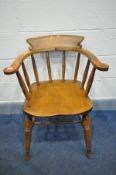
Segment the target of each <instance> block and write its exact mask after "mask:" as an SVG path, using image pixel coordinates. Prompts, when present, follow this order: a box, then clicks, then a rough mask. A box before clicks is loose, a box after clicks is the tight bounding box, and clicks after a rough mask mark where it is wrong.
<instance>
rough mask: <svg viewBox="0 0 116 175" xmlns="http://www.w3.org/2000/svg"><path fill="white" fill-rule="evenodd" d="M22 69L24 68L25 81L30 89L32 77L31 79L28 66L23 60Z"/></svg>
mask: <svg viewBox="0 0 116 175" xmlns="http://www.w3.org/2000/svg"><path fill="white" fill-rule="evenodd" d="M22 69H23V73H24V77H25V81H26V83H27V86H28V88H29V89H30V79H29V75H28V73H27V70H26V67H25V64H24V62H22Z"/></svg>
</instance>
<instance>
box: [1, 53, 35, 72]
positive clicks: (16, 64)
mask: <svg viewBox="0 0 116 175" xmlns="http://www.w3.org/2000/svg"><path fill="white" fill-rule="evenodd" d="M31 52H32V51H30V50H28V51H25V52H23V53H22V54H20V55H19V56H18V57H17V58H16V59H15V60H14V62H13V63H12V64H11V66H9V67H6V68H5V69H4V70H3V71H4V73H5V74H14V73H16V72H17V70H18V68H19V67H20V65H21V64H22V62H23V60H24V59H25V58H26V57H28V56H30V55H31Z"/></svg>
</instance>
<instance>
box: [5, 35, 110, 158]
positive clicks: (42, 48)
mask: <svg viewBox="0 0 116 175" xmlns="http://www.w3.org/2000/svg"><path fill="white" fill-rule="evenodd" d="M83 39H84V37H83V36H73V35H51V36H42V37H34V38H29V39H27V42H28V44H29V45H30V47H29V50H27V51H26V52H24V53H22V54H21V55H19V56H18V57H17V58H16V60H15V61H14V62H13V63H12V65H11V66H9V67H7V68H5V69H4V73H5V74H7V75H10V74H14V73H16V76H17V78H18V81H19V84H20V86H21V88H22V91H23V93H24V95H25V103H24V108H23V110H24V112H25V113H26V114H28V115H27V119H28V120H25V121H24V127H25V150H26V154H25V157H26V160H29V158H30V144H31V131H32V127H33V126H34V125H36V124H45V125H48V124H61V123H70V122H73V123H81V125H82V126H83V128H84V136H85V144H86V155H87V157H88V158H90V154H91V127H90V115H89V112H90V111H91V110H92V107H93V103H92V101H91V100H90V99H89V97H88V94H89V92H90V89H91V86H92V83H93V80H94V75H95V72H96V70H100V71H107V70H108V68H109V66H108V65H107V64H104V63H102V62H101V61H100V60H99V59H98V58H97V57H96V56H95V55H93V54H92V53H91V52H90V51H88V50H86V49H84V48H83V47H82V41H83ZM57 51H58V52H60V53H61V55H62V64H61V67H62V77H61V79H59V80H53V78H52V71H51V60H52V58H50V56H51V54H52V53H54V52H57ZM67 52H73V53H75V59H76V64H75V68H74V78H73V79H71V80H69V79H68V80H67V79H66V76H65V73H66V53H67ZM41 53H42V54H44V55H45V59H46V65H47V66H46V67H47V71H48V78H49V80H48V81H40V77H39V76H40V75H39V72H38V65H37V60H38V59H39V58H38V57H37V56H36V55H37V54H39V55H41ZM81 55H82V56H84V58H85V59H86V65H85V68H84V71H83V75H82V79H81V80H78V74H79V71H80V69H81V66H80V65H81V64H80V62H81ZM72 59H73V58H72ZM26 60H31V63H32V68H33V75H34V77H35V81H34V83H32V82H31V81H30V80H31V77H30V74H29V67H28V66H27V65H26V64H25V62H26ZM90 67H91V68H90ZM21 69H22V71H21ZM41 73H42V72H41ZM96 90H97V89H96ZM72 114H76V115H78V116H79V120H75V121H70V120H69V121H61V122H57V121H56V122H55V121H54V122H53V121H51V122H50V121H49V122H48V121H46V122H45V121H44V122H43V121H38V120H36V119H37V118H38V119H39V118H40V117H42V118H43V117H45V118H46V117H49V119H50V117H53V116H55V115H58V116H59V117H62V116H63V115H65V116H67V115H72Z"/></svg>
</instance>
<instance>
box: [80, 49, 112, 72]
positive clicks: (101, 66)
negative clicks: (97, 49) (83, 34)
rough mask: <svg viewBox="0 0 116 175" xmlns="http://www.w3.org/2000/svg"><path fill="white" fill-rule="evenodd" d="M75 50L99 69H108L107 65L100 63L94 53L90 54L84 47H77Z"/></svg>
mask: <svg viewBox="0 0 116 175" xmlns="http://www.w3.org/2000/svg"><path fill="white" fill-rule="evenodd" d="M77 51H78V52H80V53H81V54H83V55H85V56H86V57H88V59H89V60H90V62H91V63H92V64H93V66H94V67H95V68H96V69H98V70H101V71H107V70H108V69H109V66H108V65H107V64H105V63H102V62H101V61H100V60H99V59H98V58H97V57H96V56H95V55H94V54H92V53H91V52H90V51H88V50H86V49H84V48H77Z"/></svg>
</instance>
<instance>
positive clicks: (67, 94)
mask: <svg viewBox="0 0 116 175" xmlns="http://www.w3.org/2000/svg"><path fill="white" fill-rule="evenodd" d="M30 90H31V94H30V97H29V100H26V102H25V105H24V111H25V112H26V113H28V114H31V115H33V116H37V117H38V116H40V117H44V116H47V117H50V116H54V115H69V114H70V115H71V114H82V113H83V112H87V111H90V110H91V109H92V106H93V105H92V101H91V100H90V99H89V98H88V97H86V96H85V94H84V90H83V89H82V87H81V83H80V82H78V81H77V82H74V81H70V80H69V81H68V80H67V81H64V82H63V81H58V80H57V81H52V82H49V81H48V82H47V81H45V82H41V83H39V84H37V83H34V84H32V85H31V88H30Z"/></svg>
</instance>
